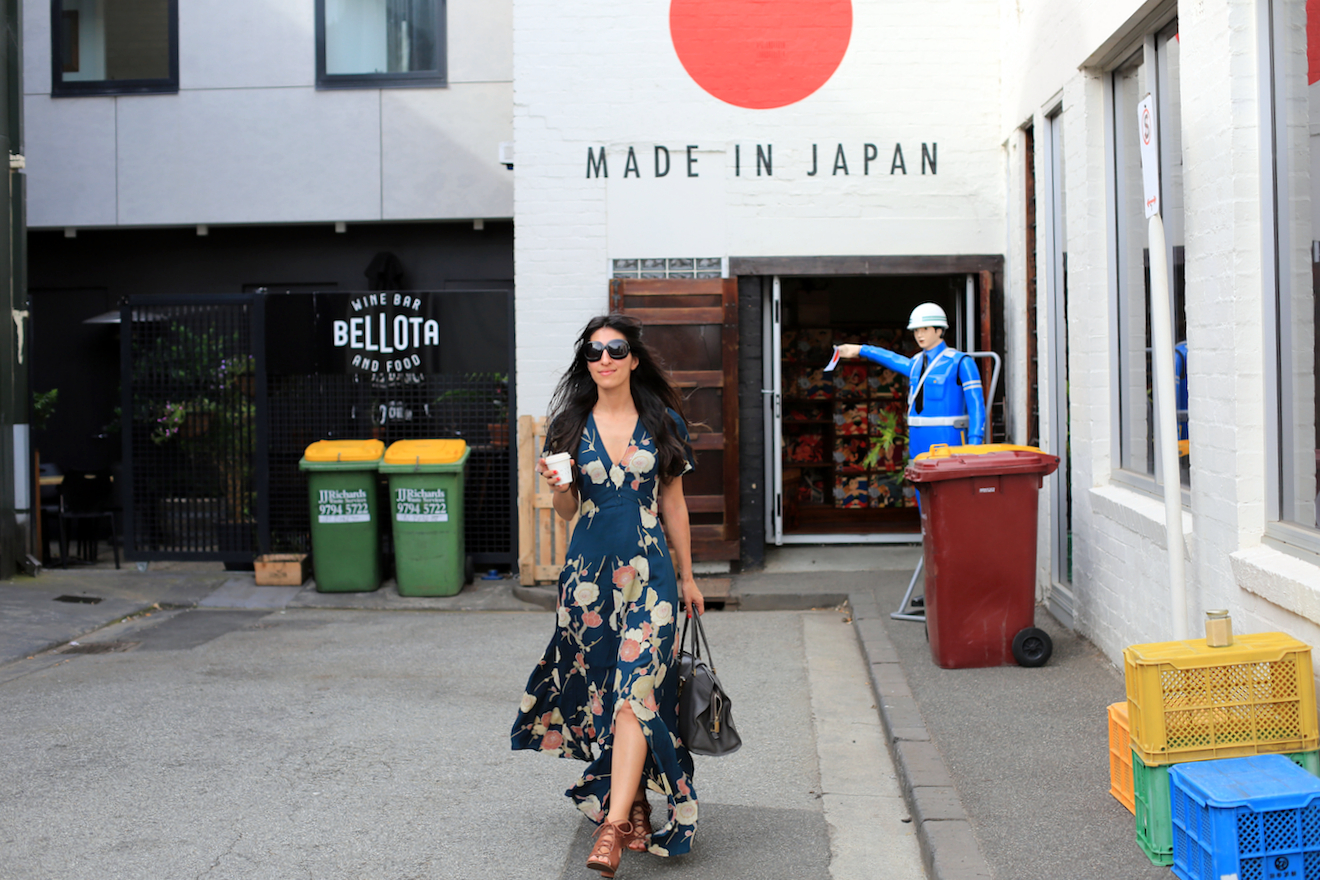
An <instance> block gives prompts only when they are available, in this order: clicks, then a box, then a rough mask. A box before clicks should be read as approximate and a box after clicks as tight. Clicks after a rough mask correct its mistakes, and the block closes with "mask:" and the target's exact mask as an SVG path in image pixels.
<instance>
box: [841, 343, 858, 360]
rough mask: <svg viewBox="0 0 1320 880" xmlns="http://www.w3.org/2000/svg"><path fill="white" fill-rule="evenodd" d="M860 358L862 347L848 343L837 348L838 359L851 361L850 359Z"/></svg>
mask: <svg viewBox="0 0 1320 880" xmlns="http://www.w3.org/2000/svg"><path fill="white" fill-rule="evenodd" d="M861 356H862V347H861V346H860V345H857V344H855V343H851V342H849V343H845V344H843V345H840V346H839V357H841V358H843V359H844V360H851V359H852V358H856V357H861Z"/></svg>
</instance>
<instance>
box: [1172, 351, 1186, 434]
mask: <svg viewBox="0 0 1320 880" xmlns="http://www.w3.org/2000/svg"><path fill="white" fill-rule="evenodd" d="M1173 387H1174V398H1175V399H1176V400H1177V401H1178V439H1179V440H1186V439H1187V341H1186V340H1183V341H1182V342H1180V343H1178V344H1177V345H1175V346H1174V347H1173Z"/></svg>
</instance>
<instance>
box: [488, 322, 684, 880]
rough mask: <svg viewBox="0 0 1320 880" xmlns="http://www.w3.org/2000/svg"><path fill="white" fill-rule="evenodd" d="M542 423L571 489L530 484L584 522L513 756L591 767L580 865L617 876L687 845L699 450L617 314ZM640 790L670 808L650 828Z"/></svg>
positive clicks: (665, 383)
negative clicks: (688, 622) (588, 837)
mask: <svg viewBox="0 0 1320 880" xmlns="http://www.w3.org/2000/svg"><path fill="white" fill-rule="evenodd" d="M550 413H551V420H550V426H549V429H548V431H547V434H546V442H545V451H544V452H545V454H546V455H549V454H551V453H558V452H567V453H569V455H571V456H572V459H573V465H574V468H573V473H574V476H575V479H573V480H571V481H566V482H560V481H559V479H558V478H557V476H556V475H555V474H554V472H553V471H550V470H548V469H547V467H546V463H545V459H544V458H541V459H540V460H539V461H538V463H537V472H538V473H541V474H542V475H544V476H545V478H546V480H547V482H548V483H549V484H550V486H551V488H552V490H553V491H554V493H555V495H554V506H555V511H556V512H557V513H558V514H559V515H560V516H562V517H564V518H565V519H572V518H573V516H574V515H577V514H579V513H580V514H581V519H579V521H578V524H577V526H576V527H575V528H574V530H573V538H572V540H571V541H570V542H569V546H568V552H567V558H566V561H565V563H564V568H563V571H562V572H561V573H560V576H559V617H558V622H557V626H556V628H555V633H554V636H553V637H552V638H551V639H550V645H549V646H548V647H547V648H546V652H545V656H544V657H543V658H542V659H541V661H540V663H538V664H537V666H536V668H535V669H534V670H533V671H532V675H531V678H530V679H529V680H528V682H527V690H526V692H525V693H524V694H523V698H522V705H521V706H520V712H519V714H518V719H517V721H515V722H514V725H513V733H512V740H513V748H515V749H538V750H540V751H543V752H547V753H549V754H552V755H556V756H561V757H571V758H579V759H581V760H583V761H586V762H588V764H589V766H588V767H587V769H586V772H585V773H583V774H582V777H581V778H580V779H579V780H578V781H577V783H576V784H575V785H574V786H573V787H572V788H570V789H569V790H568V791H567V792H566V794H567V795H568V796H569V797H571V798H572V799H573V800H574V801H575V802H576V803H577V806H578V808H579V809H580V810H582V812H583V813H585V814H586V815H587V816H589V817H590V818H591V819H592V820H593V821H594V822H597V823H599V825H600V828H599V829H598V830H597V832H596V835H597V836H596V841H595V843H594V844H593V846H592V850H591V857H590V858H589V859H588V860H587V867H589V868H591V869H593V870H596V871H599V872H600V873H601V876H603V877H613V876H614V872H615V871H616V870H617V869H618V866H619V859H620V857H621V856H622V850H623V849H624V848H627V849H631V850H634V851H636V852H643V851H647V850H649V851H650V852H652V853H654V854H656V855H661V856H667V855H680V854H682V853H686V852H688V850H689V849H690V848H691V846H692V837H693V834H694V833H695V832H696V822H697V796H696V792H695V791H694V790H693V787H692V758H691V756H690V755H689V754H688V751H687V749H686V748H685V747H684V746H683V744H682V742H680V741H679V739H678V733H677V731H678V725H677V718H678V693H677V684H678V671H677V661H678V645H677V640H676V638H675V635H676V630H677V614H676V609H677V607H678V601H679V599H680V598H681V599H682V602H683V606H684V607H685V609H686V610H687V612H688V613H689V614H692V613H696V614H701V613H702V612H703V611H704V610H705V601H704V600H703V598H702V596H701V592H700V591H699V590H698V589H697V585H696V582H695V581H694V580H693V578H692V563H691V532H690V529H689V525H688V512H687V504H686V502H685V501H684V500H683V474H684V473H686V472H687V471H689V470H691V469H692V448H691V446H690V444H689V442H688V432H687V426H686V424H685V423H684V421H683V417H682V414H681V413H682V399H681V397H680V396H679V394H678V391H677V390H676V389H675V388H674V386H673V384H672V383H671V382H670V381H669V377H668V375H667V374H666V373H665V371H664V369H663V367H661V366H660V365H659V364H658V363H657V362H656V361H655V359H654V358H653V357H652V356H651V354H650V352H648V351H647V349H646V346H645V345H644V344H643V343H642V339H641V324H640V323H639V322H638V321H637V320H636V319H633V318H628V317H624V316H621V315H609V316H603V317H597V318H593V319H591V321H589V322H588V323H587V326H586V328H585V329H583V331H582V334H581V336H580V337H579V339H578V343H577V352H576V357H575V358H574V361H573V365H572V366H571V367H570V368H569V370H568V372H567V373H566V374H565V375H564V377H563V379H561V380H560V382H559V385H558V387H557V388H556V389H555V393H554V397H553V398H552V399H551V402H550ZM661 518H663V520H664V530H663V531H662V530H661V527H660V520H661ZM666 534H667V535H668V542H666ZM593 746H594V749H593ZM648 788H649V789H650V790H652V791H655V792H657V793H659V794H662V795H664V796H665V797H666V799H667V801H668V810H667V811H666V816H665V821H663V822H658V821H657V822H656V823H654V825H656V826H659V827H653V823H652V822H651V818H650V813H651V808H650V804H649V803H648V801H647V799H646V791H647V789H648Z"/></svg>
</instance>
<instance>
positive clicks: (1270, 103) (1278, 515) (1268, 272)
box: [1256, 0, 1320, 564]
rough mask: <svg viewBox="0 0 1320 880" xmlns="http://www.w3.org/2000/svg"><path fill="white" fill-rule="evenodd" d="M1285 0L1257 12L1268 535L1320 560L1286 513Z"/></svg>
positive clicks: (1310, 534) (1304, 530) (1307, 534)
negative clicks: (1279, 56) (1279, 38)
mask: <svg viewBox="0 0 1320 880" xmlns="http://www.w3.org/2000/svg"><path fill="white" fill-rule="evenodd" d="M1276 2H1280V0H1260V2H1259V3H1257V5H1256V12H1257V28H1256V34H1257V58H1258V66H1259V75H1258V76H1257V83H1258V85H1259V107H1260V175H1261V188H1260V191H1261V289H1262V293H1263V296H1262V297H1261V301H1262V304H1263V308H1264V322H1263V323H1264V330H1265V339H1264V343H1265V344H1264V348H1263V350H1264V351H1265V352H1266V353H1267V357H1268V353H1270V352H1273V354H1274V357H1273V358H1271V359H1267V362H1266V363H1265V364H1263V367H1264V370H1263V372H1264V374H1265V436H1266V441H1265V474H1266V480H1265V509H1266V517H1265V519H1266V522H1265V535H1264V539H1265V542H1266V543H1267V544H1269V545H1270V546H1272V547H1274V548H1275V549H1278V550H1281V551H1283V552H1286V553H1289V554H1291V555H1294V556H1297V557H1299V558H1302V559H1305V560H1306V561H1308V562H1312V563H1316V564H1320V529H1316V528H1308V527H1307V526H1304V525H1301V524H1299V523H1293V522H1289V521H1286V520H1284V519H1283V507H1284V503H1285V499H1284V493H1283V487H1284V484H1285V482H1286V481H1287V480H1288V479H1289V478H1290V476H1291V473H1292V468H1293V467H1294V460H1295V453H1296V450H1294V449H1292V448H1291V445H1290V444H1289V443H1287V442H1285V439H1284V432H1283V430H1282V425H1283V423H1284V420H1285V419H1289V418H1290V417H1291V416H1290V414H1291V411H1292V392H1291V389H1290V388H1289V387H1288V379H1287V373H1286V371H1285V370H1283V367H1282V365H1283V364H1285V363H1288V362H1289V361H1290V360H1291V357H1290V350H1291V342H1292V340H1291V336H1290V334H1287V333H1284V332H1283V327H1284V326H1286V323H1287V320H1288V316H1287V314H1286V312H1287V309H1286V307H1285V305H1284V303H1285V302H1286V301H1287V299H1288V298H1289V296H1290V293H1291V291H1290V288H1289V284H1290V279H1289V277H1288V273H1286V272H1285V273H1281V272H1280V271H1279V254H1280V252H1281V251H1286V250H1287V248H1288V241H1289V237H1290V233H1291V230H1290V229H1289V228H1288V227H1287V225H1286V224H1285V223H1284V222H1283V221H1282V220H1281V218H1280V215H1279V201H1278V181H1279V180H1280V179H1281V178H1286V175H1287V167H1288V161H1289V159H1290V157H1289V156H1288V155H1287V153H1286V151H1285V152H1284V154H1283V155H1280V154H1279V151H1278V143H1279V140H1280V138H1279V128H1280V126H1281V125H1284V124H1286V122H1285V121H1284V120H1280V119H1279V118H1277V115H1276V113H1275V100H1276V96H1277V85H1278V80H1277V79H1276V76H1277V75H1276V73H1275V70H1274V27H1275V23H1274V17H1273V7H1274V4H1275V3H1276Z"/></svg>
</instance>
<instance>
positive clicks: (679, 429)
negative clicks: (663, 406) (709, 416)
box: [667, 409, 697, 474]
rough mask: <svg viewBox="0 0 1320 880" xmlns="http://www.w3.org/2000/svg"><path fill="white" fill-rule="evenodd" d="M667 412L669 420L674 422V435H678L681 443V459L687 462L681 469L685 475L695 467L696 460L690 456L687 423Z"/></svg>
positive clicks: (690, 444) (669, 411)
mask: <svg viewBox="0 0 1320 880" xmlns="http://www.w3.org/2000/svg"><path fill="white" fill-rule="evenodd" d="M667 412H668V413H669V418H670V419H672V420H673V422H674V433H675V434H677V435H678V439H679V440H680V441H682V443H683V459H684V460H685V461H686V462H687V464H686V465H685V466H684V468H683V473H685V474H686V473H687V472H688V471H690V470H692V469H693V468H695V467H696V466H697V462H696V459H695V457H694V456H693V454H692V438H691V437H690V436H689V435H688V428H687V422H685V421H683V418H682V417H681V416H680V415H679V414H678V413H676V412H674V411H673V410H672V409H671V410H667Z"/></svg>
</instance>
